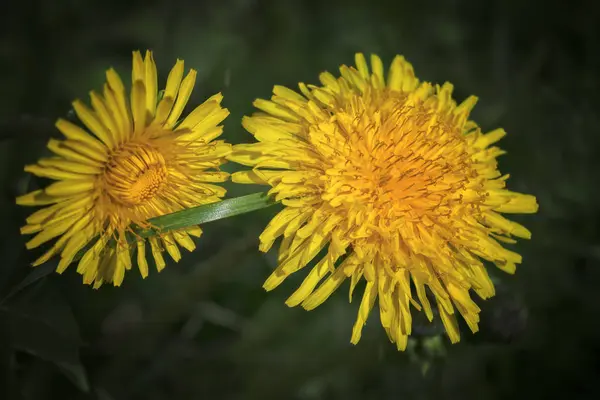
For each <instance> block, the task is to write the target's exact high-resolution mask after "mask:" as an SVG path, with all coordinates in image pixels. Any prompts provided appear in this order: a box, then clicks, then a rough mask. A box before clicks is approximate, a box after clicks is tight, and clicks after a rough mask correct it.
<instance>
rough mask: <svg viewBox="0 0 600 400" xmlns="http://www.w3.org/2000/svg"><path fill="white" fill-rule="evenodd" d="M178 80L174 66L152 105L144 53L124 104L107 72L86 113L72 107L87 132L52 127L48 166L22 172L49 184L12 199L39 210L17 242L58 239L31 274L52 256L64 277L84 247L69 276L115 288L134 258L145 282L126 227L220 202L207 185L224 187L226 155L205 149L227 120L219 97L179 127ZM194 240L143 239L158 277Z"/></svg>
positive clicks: (184, 94)
mask: <svg viewBox="0 0 600 400" xmlns="http://www.w3.org/2000/svg"><path fill="white" fill-rule="evenodd" d="M183 74H184V63H183V61H181V60H178V61H177V63H176V64H175V66H174V67H173V69H172V70H171V72H170V74H169V77H168V79H167V85H166V88H165V90H164V93H163V95H162V98H161V99H159V98H158V90H157V72H156V65H155V63H154V60H153V58H152V53H151V52H149V51H148V52H146V56H145V58H144V59H142V56H141V54H140V53H139V52H134V53H133V72H132V82H133V83H132V86H131V95H130V97H129V98H127V94H126V92H125V87H124V85H123V83H122V81H121V79H120V78H119V75H118V74H117V73H116V72H115V71H114V70H113V69H110V70H108V71H107V73H106V78H107V83H106V84H105V85H104V90H103V93H102V94H98V93H96V92H91V94H90V96H91V103H92V108H88V107H87V106H86V105H84V104H83V103H82V102H81V101H79V100H77V101H75V102H74V103H73V107H74V109H75V113H76V114H77V116H78V117H79V119H80V120H81V122H82V123H83V125H84V126H85V128H87V130H86V129H84V128H83V127H80V126H78V125H76V124H73V123H71V122H68V121H66V120H63V119H59V120H58V121H57V123H56V127H57V128H58V129H59V130H60V131H61V132H62V133H63V135H64V136H65V140H54V139H51V140H50V142H49V143H48V148H49V149H50V150H51V151H52V152H53V153H54V156H53V157H50V158H42V159H41V160H39V162H38V163H37V164H34V165H28V166H26V167H25V170H26V171H28V172H30V173H32V174H34V175H37V176H40V177H44V178H50V179H54V180H56V182H54V183H52V184H50V185H49V186H47V187H45V188H44V189H39V190H36V191H34V192H31V193H28V194H26V195H23V196H21V197H19V198H17V203H18V204H21V205H26V206H48V207H46V208H42V209H40V210H38V211H36V212H35V213H33V214H32V215H31V216H29V217H28V218H27V225H26V226H24V227H23V228H22V229H21V232H22V233H23V234H32V233H37V235H35V236H34V237H33V238H32V239H31V240H29V242H27V247H28V248H35V247H38V246H40V245H41V244H43V243H45V242H48V241H49V240H51V239H54V238H58V239H57V240H56V242H55V243H54V245H53V246H52V247H51V248H50V249H49V250H48V251H47V252H46V253H45V254H44V255H42V256H41V257H40V258H39V259H37V260H36V261H35V262H34V263H33V265H34V266H35V265H39V264H42V263H44V262H46V261H47V260H48V259H50V258H51V257H52V256H54V255H56V254H60V256H61V259H60V262H59V263H58V268H57V271H58V272H63V271H64V270H65V269H66V268H67V266H68V265H69V264H70V263H71V262H72V261H73V259H74V257H75V256H76V254H77V253H78V252H80V251H82V249H86V246H88V247H89V248H87V251H85V254H84V255H83V257H82V258H81V260H80V261H79V265H78V268H77V271H78V272H79V273H80V274H82V275H83V280H84V282H85V283H88V284H90V283H94V286H95V287H99V286H100V285H101V284H102V283H103V282H112V283H113V284H114V285H115V286H118V285H120V284H121V282H122V281H123V278H124V275H125V271H126V270H129V269H130V268H131V266H132V262H131V252H132V251H135V250H137V263H138V267H139V270H140V273H141V274H142V276H143V277H146V276H147V275H148V262H147V260H146V248H145V247H146V246H145V240H143V239H141V238H138V239H137V240H134V241H133V242H131V241H130V240H128V239H127V236H128V235H127V233H128V232H129V231H131V228H130V227H131V226H132V225H134V226H135V225H137V226H139V227H149V223H148V222H147V221H148V219H150V218H152V217H156V216H160V215H164V214H168V213H171V212H175V211H179V210H181V209H184V208H188V207H194V206H198V205H202V204H207V203H212V202H216V201H219V200H220V198H221V197H223V195H224V194H225V189H223V188H222V187H220V186H216V185H213V184H211V183H210V182H223V181H225V180H227V178H228V174H227V173H225V172H221V171H219V166H220V165H221V164H223V163H224V162H225V161H226V159H225V157H226V156H227V155H228V154H229V152H230V151H231V146H230V145H229V144H227V143H225V142H223V141H215V140H214V139H215V138H217V137H218V136H219V135H220V134H221V133H222V129H223V128H222V126H218V125H219V124H220V123H221V121H223V120H224V119H225V118H226V117H227V115H228V114H229V112H228V111H227V109H224V108H222V107H221V105H220V103H221V100H222V98H223V96H221V94H216V95H214V96H212V97H211V98H209V99H208V100H207V101H206V102H205V103H203V104H202V105H200V106H199V107H197V108H196V109H195V110H194V111H192V112H191V113H190V114H189V115H188V116H187V117H186V118H185V119H184V120H183V121H181V122H179V119H180V116H181V114H182V112H183V109H184V108H185V106H186V104H187V101H188V99H189V97H190V94H191V93H192V89H193V87H194V82H195V80H196V71H194V70H191V71H190V72H189V73H188V74H187V75H186V76H185V78H184V77H183ZM201 234H202V231H201V229H200V227H197V226H196V227H191V228H187V229H182V230H179V231H175V232H169V233H164V234H161V235H160V236H159V237H156V236H155V237H151V238H150V239H149V241H150V247H151V252H152V254H153V256H154V260H155V262H156V267H157V269H158V270H159V271H160V270H161V269H162V268H164V266H165V261H164V258H163V255H162V251H163V249H166V250H167V252H168V253H169V255H170V256H171V257H172V258H173V259H174V260H175V261H178V260H179V259H180V258H181V254H180V250H179V246H181V247H183V248H185V249H187V250H189V251H192V250H193V249H194V248H195V244H194V242H193V240H192V239H191V237H190V235H191V236H195V237H199V236H200V235H201ZM109 242H116V245H114V244H113V245H110V244H111V243H109Z"/></svg>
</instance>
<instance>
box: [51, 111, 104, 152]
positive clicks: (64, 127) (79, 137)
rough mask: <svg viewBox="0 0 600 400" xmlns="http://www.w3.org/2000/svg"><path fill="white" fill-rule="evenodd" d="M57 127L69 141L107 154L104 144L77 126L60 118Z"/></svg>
mask: <svg viewBox="0 0 600 400" xmlns="http://www.w3.org/2000/svg"><path fill="white" fill-rule="evenodd" d="M55 126H56V128H57V129H58V130H59V131H61V132H62V134H63V135H65V137H66V138H67V139H71V140H76V141H79V142H83V143H85V144H86V145H87V146H89V147H90V148H92V149H94V150H96V151H97V152H99V153H101V152H105V153H106V146H105V145H104V144H103V143H102V142H100V141H99V140H97V139H95V138H93V137H92V136H91V135H90V134H89V133H87V132H86V131H84V130H83V129H81V128H80V127H78V126H77V125H75V124H73V123H71V122H69V121H67V120H64V119H62V118H59V119H58V121H56V124H55Z"/></svg>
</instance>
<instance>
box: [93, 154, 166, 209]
mask: <svg viewBox="0 0 600 400" xmlns="http://www.w3.org/2000/svg"><path fill="white" fill-rule="evenodd" d="M167 177H168V171H167V165H166V162H165V159H164V157H163V155H162V154H161V153H160V152H158V151H157V150H156V149H155V148H153V147H150V146H148V145H144V144H139V143H128V144H125V145H123V146H121V147H120V148H119V149H117V150H116V151H115V153H114V154H113V155H112V157H111V158H110V159H109V161H108V162H107V164H106V167H105V173H104V183H105V188H106V191H107V192H108V194H109V195H110V197H111V198H112V199H114V200H115V201H117V202H118V203H121V204H123V205H127V206H136V205H139V204H142V203H145V202H147V201H148V200H151V199H152V198H153V197H154V196H155V195H156V194H157V193H158V192H159V191H160V189H161V188H162V186H163V185H164V184H165V182H166V181H167Z"/></svg>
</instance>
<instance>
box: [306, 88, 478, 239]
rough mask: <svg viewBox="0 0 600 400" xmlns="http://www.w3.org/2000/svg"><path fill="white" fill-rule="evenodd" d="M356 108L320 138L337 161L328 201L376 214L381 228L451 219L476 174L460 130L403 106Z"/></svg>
mask: <svg viewBox="0 0 600 400" xmlns="http://www.w3.org/2000/svg"><path fill="white" fill-rule="evenodd" d="M361 100H362V99H361ZM357 104H358V107H356V106H355V107H354V108H353V109H351V110H350V112H349V111H348V110H342V111H341V112H339V113H337V114H336V117H337V118H336V124H337V125H336V126H335V127H332V128H331V129H332V133H333V134H332V135H330V137H329V138H327V139H323V138H322V135H323V134H322V133H321V134H320V135H321V137H319V136H315V137H314V138H315V140H317V141H319V145H320V149H321V150H322V152H323V153H326V156H327V158H328V159H330V160H331V164H330V167H329V168H328V169H327V171H326V175H327V179H326V180H325V182H326V183H325V187H324V189H325V190H324V194H323V196H322V198H323V199H324V200H326V201H328V202H329V203H330V205H332V206H333V207H337V206H339V205H345V206H346V207H347V208H349V209H350V210H364V211H361V214H360V215H362V213H363V212H366V213H367V214H368V213H371V214H372V216H373V217H374V218H375V219H376V220H374V221H370V222H369V224H370V225H373V224H376V225H379V226H380V228H381V227H382V226H388V225H390V226H391V225H394V224H397V223H401V222H402V221H403V220H407V219H408V220H416V219H420V218H422V217H423V216H424V215H435V216H441V215H445V214H447V213H448V210H449V207H450V206H451V204H452V203H454V202H459V201H460V200H459V197H460V193H461V191H462V189H463V188H464V187H465V185H466V184H467V182H468V181H469V179H470V174H471V173H472V169H471V167H470V155H469V154H468V153H467V152H466V148H465V140H464V138H462V136H461V134H460V130H459V129H458V127H456V126H454V125H453V122H452V120H451V119H449V117H447V116H444V115H441V114H438V113H437V112H436V110H435V109H434V108H433V107H426V106H424V105H422V104H416V105H410V104H404V103H403V99H395V98H388V99H384V100H383V101H381V102H380V104H378V105H377V109H376V111H373V108H374V107H373V103H370V102H369V101H363V102H357ZM337 132H343V133H344V134H343V135H339V134H337ZM336 142H337V143H336ZM330 148H335V149H337V152H336V153H334V152H332V151H330V150H329V149H330ZM327 152H329V153H331V154H327ZM373 210H377V212H374V211H373ZM403 217H404V218H403ZM363 219H364V218H362V217H361V218H360V220H361V221H362V220H363ZM365 221H366V220H365ZM363 222H364V221H363Z"/></svg>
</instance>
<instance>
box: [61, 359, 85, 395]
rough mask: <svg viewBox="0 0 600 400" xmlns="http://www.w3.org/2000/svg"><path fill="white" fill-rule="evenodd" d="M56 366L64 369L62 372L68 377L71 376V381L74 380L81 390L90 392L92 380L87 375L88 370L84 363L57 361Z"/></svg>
mask: <svg viewBox="0 0 600 400" xmlns="http://www.w3.org/2000/svg"><path fill="white" fill-rule="evenodd" d="M56 366H57V367H58V369H60V370H61V371H62V373H63V374H64V375H65V376H66V377H67V378H69V380H70V381H71V382H73V384H74V385H75V386H77V388H78V389H79V390H81V391H82V392H84V393H89V391H90V382H89V380H88V377H87V372H86V371H85V368H83V365H81V364H80V363H76V364H71V363H67V362H57V363H56Z"/></svg>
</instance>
